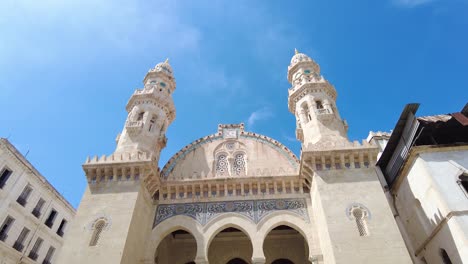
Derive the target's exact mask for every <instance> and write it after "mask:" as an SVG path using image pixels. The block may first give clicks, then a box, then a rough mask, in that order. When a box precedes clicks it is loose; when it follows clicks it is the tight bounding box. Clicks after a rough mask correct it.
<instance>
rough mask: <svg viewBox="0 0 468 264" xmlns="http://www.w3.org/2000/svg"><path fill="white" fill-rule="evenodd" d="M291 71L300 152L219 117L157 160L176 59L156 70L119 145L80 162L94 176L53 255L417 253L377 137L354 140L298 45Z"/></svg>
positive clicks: (169, 260) (131, 108)
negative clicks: (398, 211) (383, 168)
mask: <svg viewBox="0 0 468 264" xmlns="http://www.w3.org/2000/svg"><path fill="white" fill-rule="evenodd" d="M287 78H288V81H289V82H290V83H291V88H289V90H288V108H289V111H290V112H291V113H292V114H293V115H294V116H295V118H296V137H297V139H298V140H299V141H300V142H301V143H302V149H301V153H300V157H297V156H295V155H294V154H293V153H292V152H291V151H290V150H289V149H288V148H287V147H286V146H284V145H283V144H281V142H279V141H277V140H275V139H272V138H269V137H267V136H264V135H261V134H257V133H255V132H252V131H246V130H245V129H244V125H243V124H242V123H241V124H220V125H219V126H218V127H217V128H213V134H211V135H207V136H205V137H203V138H200V139H197V140H195V141H193V142H191V143H189V144H188V145H187V146H185V147H184V148H182V149H181V150H180V151H179V152H177V153H175V154H174V155H173V156H172V158H170V160H169V161H168V162H167V164H165V166H164V167H163V168H162V169H159V168H158V161H159V157H160V152H161V150H162V149H163V148H164V147H165V146H166V142H167V138H166V130H167V128H168V126H169V125H170V124H171V123H172V122H173V121H174V119H175V116H176V115H175V113H176V106H175V105H174V102H173V99H172V95H173V93H174V91H175V89H176V82H175V78H174V74H173V69H172V67H171V66H170V64H169V62H168V61H165V62H162V63H159V64H157V65H156V66H155V67H154V68H152V69H150V70H149V72H148V73H147V74H146V76H145V78H144V80H143V85H144V88H142V89H137V90H135V91H134V93H133V94H132V95H131V97H130V99H129V101H128V103H127V105H126V110H127V112H128V117H127V120H126V121H125V124H124V126H123V130H122V133H121V134H120V135H119V136H118V137H117V139H116V141H117V147H116V149H115V151H114V152H113V153H112V154H111V155H104V156H101V157H94V158H88V159H87V160H86V162H85V163H84V165H83V169H84V172H85V175H86V178H87V181H88V185H87V188H86V191H85V193H84V195H83V198H82V200H81V203H80V206H79V208H78V210H77V213H76V216H75V218H74V221H73V222H72V223H71V224H70V226H69V230H68V235H67V238H66V240H65V243H64V246H63V247H62V250H61V253H60V254H59V256H58V259H57V261H56V263H68V264H75V263H76V264H78V263H80V264H81V263H101V264H107V263H108V264H116V263H121V264H137V263H141V264H191V263H196V264H206V263H210V264H242V263H252V264H290V263H295V264H302V263H309V264H318V263H327V264H328V263H330V264H331V263H355V264H362V263H379V264H385V263H389V264H390V263H392V264H393V263H399V264H405V263H413V261H412V260H411V257H410V254H409V253H408V250H407V247H406V246H405V242H404V240H403V238H402V234H401V232H400V230H399V228H398V226H397V223H396V222H395V219H394V215H393V213H392V210H391V207H390V204H389V202H388V201H387V198H386V196H385V193H384V189H383V188H382V184H381V182H380V180H379V179H380V177H381V175H379V173H380V172H379V170H378V168H377V167H376V166H375V164H376V161H377V156H378V154H379V147H378V145H377V144H375V143H373V142H371V143H369V142H368V141H366V140H364V141H362V142H357V141H355V142H351V141H350V140H349V139H348V136H347V129H348V125H347V123H346V121H345V120H343V119H342V118H341V117H340V114H339V111H338V108H337V106H336V97H337V91H336V90H335V88H334V87H333V86H332V85H331V84H330V83H329V82H328V81H327V80H326V79H325V78H324V77H323V76H322V75H321V73H320V66H319V65H318V64H317V63H316V62H315V61H314V60H312V59H311V58H310V57H309V56H307V55H305V54H303V53H299V52H297V51H296V54H295V55H294V56H293V57H292V59H291V62H290V64H289V66H288V74H287ZM167 136H169V137H170V135H167Z"/></svg>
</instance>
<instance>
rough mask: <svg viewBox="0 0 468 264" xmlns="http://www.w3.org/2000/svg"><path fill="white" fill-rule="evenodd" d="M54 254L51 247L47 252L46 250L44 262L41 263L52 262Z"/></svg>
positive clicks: (48, 263) (47, 263)
mask: <svg viewBox="0 0 468 264" xmlns="http://www.w3.org/2000/svg"><path fill="white" fill-rule="evenodd" d="M54 252H55V248H54V247H52V246H51V247H50V248H49V250H47V254H46V256H45V258H44V260H43V261H42V264H51V263H50V261H51V260H52V257H53V256H54Z"/></svg>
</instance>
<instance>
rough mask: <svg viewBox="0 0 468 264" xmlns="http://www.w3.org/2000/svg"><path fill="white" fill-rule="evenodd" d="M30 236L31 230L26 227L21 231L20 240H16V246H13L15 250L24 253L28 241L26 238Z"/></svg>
mask: <svg viewBox="0 0 468 264" xmlns="http://www.w3.org/2000/svg"><path fill="white" fill-rule="evenodd" d="M28 235H29V229H28V228H26V227H24V228H23V230H21V233H20V234H19V236H18V239H16V241H15V244H13V248H14V249H16V250H18V251H19V252H21V251H23V248H24V241H25V240H26V237H28Z"/></svg>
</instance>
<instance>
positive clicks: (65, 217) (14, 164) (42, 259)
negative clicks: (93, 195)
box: [0, 138, 75, 264]
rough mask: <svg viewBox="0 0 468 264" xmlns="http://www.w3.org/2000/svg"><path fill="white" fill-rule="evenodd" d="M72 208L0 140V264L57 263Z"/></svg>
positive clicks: (2, 139)
mask: <svg viewBox="0 0 468 264" xmlns="http://www.w3.org/2000/svg"><path fill="white" fill-rule="evenodd" d="M74 216H75V209H74V208H73V207H72V206H71V205H70V204H69V203H68V202H67V201H66V200H65V199H64V198H63V197H62V196H61V195H60V193H59V192H57V190H55V189H54V187H52V185H51V184H50V183H49V182H48V181H47V180H46V179H45V178H44V177H43V176H42V175H41V174H40V173H39V172H38V171H37V170H36V169H35V168H34V167H33V166H32V165H31V164H30V163H29V162H28V161H27V160H26V158H25V157H24V156H23V155H21V153H20V152H19V151H18V150H17V149H16V148H15V147H14V146H13V145H12V144H11V143H10V142H9V141H8V140H7V139H4V138H0V264H17V263H28V264H29V263H42V264H50V263H57V262H56V261H54V259H55V258H56V255H57V253H58V252H59V251H60V249H61V247H62V244H63V241H64V237H66V234H67V231H68V227H69V224H70V223H71V221H72V220H73V218H74Z"/></svg>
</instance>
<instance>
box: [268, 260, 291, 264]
mask: <svg viewBox="0 0 468 264" xmlns="http://www.w3.org/2000/svg"><path fill="white" fill-rule="evenodd" d="M271 264H294V262H292V261H290V260H289V259H277V260H275V261H273V262H272V263H271Z"/></svg>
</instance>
